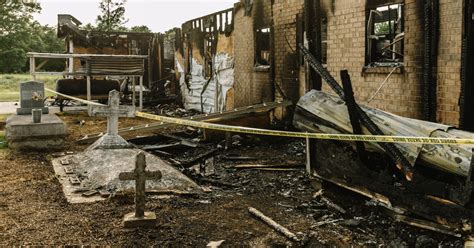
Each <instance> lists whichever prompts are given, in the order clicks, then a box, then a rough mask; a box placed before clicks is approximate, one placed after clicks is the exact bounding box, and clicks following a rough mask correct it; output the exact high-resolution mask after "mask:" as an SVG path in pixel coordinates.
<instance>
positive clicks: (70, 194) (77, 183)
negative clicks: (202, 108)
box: [52, 149, 202, 203]
mask: <svg viewBox="0 0 474 248" xmlns="http://www.w3.org/2000/svg"><path fill="white" fill-rule="evenodd" d="M141 151H142V150H139V149H97V150H88V151H86V152H83V153H79V154H74V155H68V156H64V157H61V158H56V159H53V161H52V164H53V168H54V171H55V173H56V175H57V178H58V179H59V181H60V183H61V184H62V185H63V191H64V194H65V196H66V199H67V201H68V202H69V203H86V202H95V201H100V200H105V199H107V197H108V196H109V195H113V194H115V193H116V192H131V193H134V192H135V181H120V180H119V174H120V173H121V172H130V171H133V170H134V169H135V158H136V155H137V154H138V153H139V152H141ZM146 164H147V166H146V170H148V171H156V170H159V171H161V173H162V175H163V177H162V178H161V179H160V180H158V181H153V180H150V181H147V182H146V191H147V192H149V193H160V194H173V193H177V194H197V193H202V189H201V187H200V186H199V185H197V184H196V183H195V182H194V181H192V180H191V179H189V178H188V177H186V176H185V175H184V174H182V173H181V172H180V171H179V170H177V169H175V168H174V167H172V166H171V165H169V164H168V163H167V162H165V161H163V160H161V159H160V158H158V157H156V156H153V155H151V154H148V153H146Z"/></svg>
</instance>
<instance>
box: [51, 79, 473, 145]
mask: <svg viewBox="0 0 474 248" xmlns="http://www.w3.org/2000/svg"><path fill="white" fill-rule="evenodd" d="M45 90H47V91H49V92H52V93H54V94H58V95H60V96H63V97H66V98H69V99H72V100H76V101H79V102H83V103H86V104H90V105H99V106H103V105H104V104H100V103H96V102H92V101H88V100H84V99H81V98H77V97H73V96H69V95H65V94H62V93H59V92H57V91H54V90H51V89H48V88H45ZM135 116H138V117H142V118H145V119H150V120H155V121H160V122H166V123H171V124H177V125H183V126H191V127H197V128H204V129H211V130H218V131H224V132H234V133H246V134H257V135H267V136H280V137H293V138H309V139H323V140H339V141H363V142H376V143H410V144H433V145H474V139H451V138H430V137H409V136H380V135H355V134H325V133H303V132H288V131H279V130H268V129H261V128H251V127H239V126H230V125H222V124H215V123H208V122H200V121H193V120H186V119H179V118H173V117H166V116H160V115H154V114H148V113H145V112H140V111H137V112H135Z"/></svg>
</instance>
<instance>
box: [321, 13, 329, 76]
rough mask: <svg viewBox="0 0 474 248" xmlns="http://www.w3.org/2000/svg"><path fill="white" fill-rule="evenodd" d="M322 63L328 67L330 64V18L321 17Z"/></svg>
mask: <svg viewBox="0 0 474 248" xmlns="http://www.w3.org/2000/svg"><path fill="white" fill-rule="evenodd" d="M321 63H322V64H323V66H324V67H325V68H326V67H327V65H328V18H327V17H325V16H324V17H322V18H321Z"/></svg>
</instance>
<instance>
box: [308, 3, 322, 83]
mask: <svg viewBox="0 0 474 248" xmlns="http://www.w3.org/2000/svg"><path fill="white" fill-rule="evenodd" d="M304 7H305V20H304V23H305V30H306V38H307V39H308V49H309V51H311V53H312V54H314V56H315V58H316V59H318V60H319V61H321V50H322V48H321V1H320V0H306V1H305V6H304ZM308 74H309V81H310V85H311V88H312V89H316V90H321V87H322V82H321V77H320V76H319V74H318V73H316V72H314V71H309V72H308Z"/></svg>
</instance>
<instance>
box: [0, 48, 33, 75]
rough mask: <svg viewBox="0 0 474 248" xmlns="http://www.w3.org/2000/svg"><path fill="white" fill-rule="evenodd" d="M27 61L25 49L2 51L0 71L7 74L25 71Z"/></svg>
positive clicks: (0, 53)
mask: <svg viewBox="0 0 474 248" xmlns="http://www.w3.org/2000/svg"><path fill="white" fill-rule="evenodd" d="M26 60H27V58H26V53H25V51H24V50H23V49H20V48H13V49H10V50H6V51H0V70H1V71H2V72H7V73H12V72H20V71H22V70H23V67H24V66H25V63H26Z"/></svg>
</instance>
